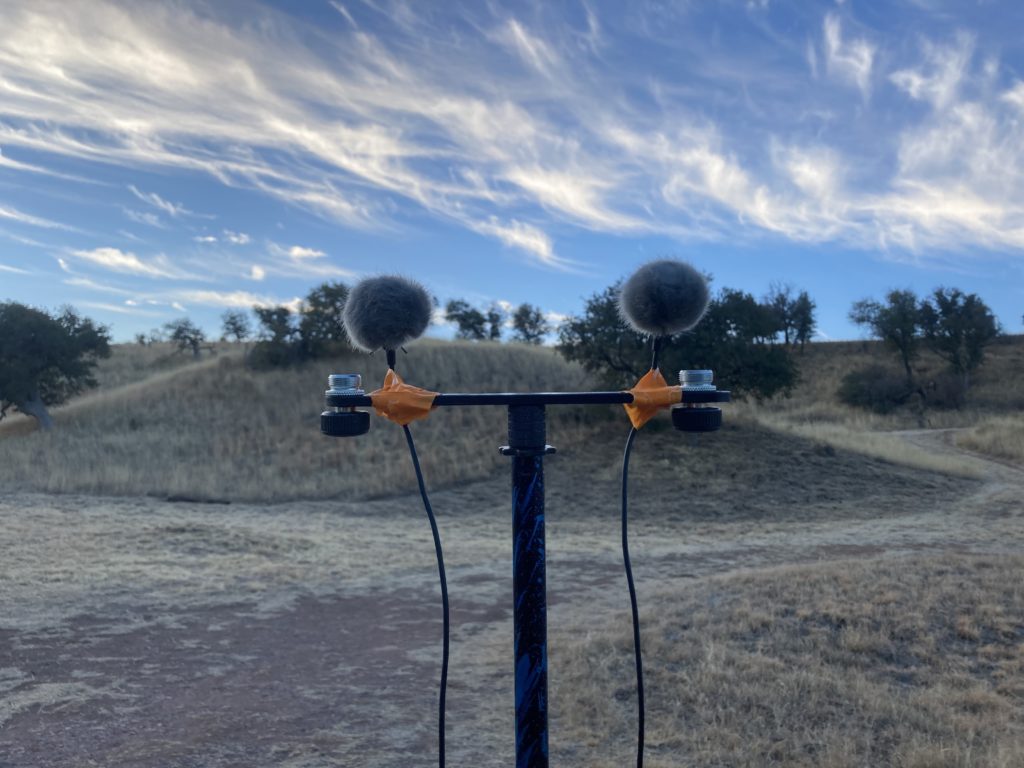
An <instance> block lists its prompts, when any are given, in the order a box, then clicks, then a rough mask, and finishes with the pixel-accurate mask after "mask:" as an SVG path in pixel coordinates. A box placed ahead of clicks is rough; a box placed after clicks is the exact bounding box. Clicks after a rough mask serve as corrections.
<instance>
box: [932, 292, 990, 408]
mask: <svg viewBox="0 0 1024 768" xmlns="http://www.w3.org/2000/svg"><path fill="white" fill-rule="evenodd" d="M920 313H921V328H922V330H923V332H924V338H925V340H926V341H927V343H928V346H929V347H930V348H931V349H932V350H933V351H934V352H935V353H936V354H937V355H939V357H941V358H942V359H943V360H945V361H946V362H948V363H949V366H950V368H951V369H952V371H953V373H954V374H956V375H957V376H959V377H960V379H961V381H962V383H963V388H964V391H966V390H967V388H968V386H969V384H970V375H971V373H972V372H973V371H974V370H975V369H976V368H977V367H978V366H979V365H981V363H982V361H983V360H984V359H985V348H986V347H988V346H989V345H990V344H991V343H992V342H993V341H995V339H996V337H997V336H998V335H999V322H998V321H997V320H996V318H995V315H993V314H992V310H990V309H989V308H988V306H986V304H985V302H983V301H982V300H981V299H980V298H979V297H978V296H977V294H974V293H969V294H965V293H964V292H963V291H961V290H959V289H958V288H936V289H935V290H934V291H933V292H932V295H931V297H929V298H928V299H926V300H925V301H923V302H921V306H920Z"/></svg>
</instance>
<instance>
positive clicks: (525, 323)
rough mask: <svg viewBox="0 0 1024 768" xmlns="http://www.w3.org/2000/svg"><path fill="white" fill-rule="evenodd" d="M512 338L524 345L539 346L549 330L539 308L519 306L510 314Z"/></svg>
mask: <svg viewBox="0 0 1024 768" xmlns="http://www.w3.org/2000/svg"><path fill="white" fill-rule="evenodd" d="M512 328H513V334H512V338H513V339H514V340H515V341H520V342H523V343H524V344H540V343H542V342H543V341H544V337H545V336H546V335H547V334H548V332H549V331H550V330H551V326H550V325H549V324H548V322H547V320H545V319H544V313H543V312H541V311H540V307H535V306H533V305H532V304H520V305H519V306H518V307H516V311H515V312H513V313H512Z"/></svg>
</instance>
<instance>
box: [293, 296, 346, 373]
mask: <svg viewBox="0 0 1024 768" xmlns="http://www.w3.org/2000/svg"><path fill="white" fill-rule="evenodd" d="M347 300H348V286H347V285H345V284H344V283H330V282H329V283H323V284H321V285H318V286H317V287H316V288H314V289H313V290H311V291H310V292H309V294H308V295H307V296H306V298H305V300H304V301H303V302H302V307H301V309H300V310H299V327H298V337H299V344H300V346H301V350H300V353H299V354H300V357H302V358H313V359H315V358H318V357H326V356H329V355H332V354H337V353H338V352H341V351H344V350H347V349H349V348H350V346H349V343H348V334H347V333H345V322H344V320H343V317H344V312H345V302H346V301H347Z"/></svg>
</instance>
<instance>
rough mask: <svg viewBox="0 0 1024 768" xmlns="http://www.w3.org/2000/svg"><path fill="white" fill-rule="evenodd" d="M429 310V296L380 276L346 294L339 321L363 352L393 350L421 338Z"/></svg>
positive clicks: (416, 286)
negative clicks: (343, 324)
mask: <svg viewBox="0 0 1024 768" xmlns="http://www.w3.org/2000/svg"><path fill="white" fill-rule="evenodd" d="M432 309H433V303H432V302H431V300H430V294H428V293H427V291H426V289H425V288H424V287H423V286H422V285H420V284H419V283H417V282H416V281H415V280H410V279H409V278H406V277H399V276H397V275H383V276H381V277H368V278H366V279H365V280H363V281H361V282H359V283H357V284H356V286H355V287H354V288H353V289H352V290H351V291H349V294H348V298H347V299H346V301H345V311H344V312H343V313H342V320H343V321H344V323H345V331H346V332H347V333H348V337H349V339H350V340H351V342H352V344H353V345H354V346H355V347H356V348H358V349H361V350H362V351H363V352H373V351H374V350H377V349H385V350H396V349H398V348H399V347H401V346H403V345H404V344H407V343H408V342H410V341H412V340H413V339H416V338H419V337H420V336H422V335H423V332H424V331H425V330H427V326H428V325H430V315H431V311H432Z"/></svg>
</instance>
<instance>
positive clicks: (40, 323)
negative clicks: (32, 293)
mask: <svg viewBox="0 0 1024 768" xmlns="http://www.w3.org/2000/svg"><path fill="white" fill-rule="evenodd" d="M109 355H110V334H109V331H108V330H107V328H106V327H104V326H102V325H96V324H94V323H93V321H92V320H90V319H88V318H83V317H80V316H79V315H78V314H77V313H76V312H75V310H74V309H72V308H70V307H66V308H64V309H63V310H62V311H61V313H60V314H58V315H49V314H47V313H46V312H43V311H42V310H38V309H33V308H32V307H27V306H25V305H24V304H18V303H16V302H7V303H3V304H0V419H2V418H3V417H4V415H6V413H7V411H8V410H9V409H10V408H12V407H13V408H14V409H15V410H17V411H20V412H21V413H24V414H26V415H28V416H32V417H33V418H34V419H35V420H36V422H37V423H38V424H39V426H40V428H41V429H44V430H49V429H51V428H52V427H53V420H52V419H51V418H50V414H49V411H48V410H47V407H48V406H52V405H59V404H61V403H63V402H65V401H66V400H67V399H68V398H69V397H71V396H73V395H76V394H78V393H79V392H81V391H82V390H83V389H86V388H88V387H92V386H95V385H96V380H95V378H94V377H93V375H92V372H93V369H94V368H95V366H96V362H97V360H98V359H99V358H102V357H108V356H109Z"/></svg>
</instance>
